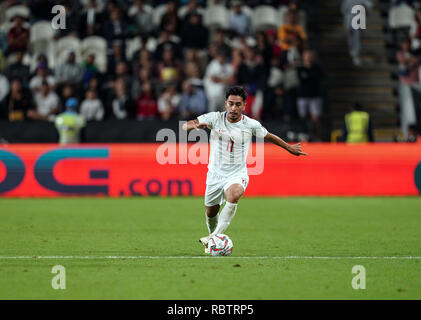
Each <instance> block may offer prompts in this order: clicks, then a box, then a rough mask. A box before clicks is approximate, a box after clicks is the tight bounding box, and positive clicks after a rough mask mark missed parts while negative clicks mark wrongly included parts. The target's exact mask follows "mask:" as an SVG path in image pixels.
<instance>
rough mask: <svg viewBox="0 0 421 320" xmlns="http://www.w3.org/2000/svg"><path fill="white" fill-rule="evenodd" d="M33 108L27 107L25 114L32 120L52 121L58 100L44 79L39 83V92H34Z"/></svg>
mask: <svg viewBox="0 0 421 320" xmlns="http://www.w3.org/2000/svg"><path fill="white" fill-rule="evenodd" d="M34 102H35V109H29V110H28V113H27V116H28V118H30V119H33V120H44V121H52V122H53V121H54V118H55V115H56V114H57V112H58V109H59V103H60V100H59V98H58V96H57V94H56V93H55V92H54V91H51V89H50V85H49V84H48V82H47V81H46V80H43V81H42V83H41V88H40V90H39V92H36V93H35V94H34Z"/></svg>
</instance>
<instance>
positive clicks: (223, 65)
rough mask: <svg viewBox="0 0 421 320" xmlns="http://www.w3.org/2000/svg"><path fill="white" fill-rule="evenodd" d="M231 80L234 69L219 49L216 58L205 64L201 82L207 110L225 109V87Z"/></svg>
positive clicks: (232, 79) (232, 80)
mask: <svg viewBox="0 0 421 320" xmlns="http://www.w3.org/2000/svg"><path fill="white" fill-rule="evenodd" d="M233 82H234V69H233V67H232V66H231V65H230V64H229V63H228V62H227V61H226V57H225V52H224V51H223V50H220V51H218V53H217V56H216V58H215V59H213V60H212V61H211V62H210V63H209V65H208V66H207V68H206V72H205V78H204V82H203V83H204V87H205V91H206V96H207V98H208V107H209V112H213V111H223V110H225V108H224V100H225V89H226V87H227V86H228V85H230V84H232V83H233Z"/></svg>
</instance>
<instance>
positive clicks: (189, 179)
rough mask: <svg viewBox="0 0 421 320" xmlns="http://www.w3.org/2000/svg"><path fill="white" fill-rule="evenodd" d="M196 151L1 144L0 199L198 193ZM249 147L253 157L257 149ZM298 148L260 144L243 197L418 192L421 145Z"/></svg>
mask: <svg viewBox="0 0 421 320" xmlns="http://www.w3.org/2000/svg"><path fill="white" fill-rule="evenodd" d="M204 146H205V149H203V147H204ZM167 147H169V148H168V150H166V151H165V148H167ZM200 148H202V149H201V151H202V159H207V152H208V148H207V145H206V144H202V145H200V144H189V145H188V146H186V148H184V147H180V146H177V145H175V144H171V145H170V144H95V145H93V144H92V145H91V144H84V145H74V146H66V147H62V146H59V145H56V144H10V145H4V146H1V147H0V196H1V197H57V196H92V195H95V196H112V197H120V196H187V195H193V196H203V194H204V191H205V187H206V186H205V183H206V171H207V168H206V163H198V164H193V163H194V161H195V159H196V162H197V161H198V159H199V158H198V157H197V156H198V155H199V156H200V152H199V151H198V149H200ZM251 149H252V151H251V152H256V145H253V146H252V148H251ZM203 150H205V151H206V154H203ZM304 150H305V151H306V152H308V154H309V155H308V156H306V157H294V156H292V155H290V154H288V153H287V152H285V151H284V150H282V149H280V148H278V147H276V146H274V145H269V144H265V146H264V170H263V172H262V173H261V174H259V175H251V176H250V183H249V186H248V188H247V192H246V195H247V196H358V195H361V196H404V195H419V194H420V192H421V144H420V143H414V144H406V143H402V144H399V143H395V144H387V143H385V144H365V145H345V144H327V143H326V144H324V143H313V144H311V143H309V144H305V145H304ZM163 152H164V153H163ZM157 154H161V155H163V154H164V155H165V156H168V159H170V158H171V156H172V155H173V156H175V157H174V158H173V159H176V162H177V163H176V164H165V165H163V164H160V163H158V160H157V156H156V155H157ZM188 154H189V155H190V156H192V155H194V157H193V158H195V159H193V158H189V157H187V155H188ZM249 156H253V153H251V154H249ZM160 161H162V159H161V160H160ZM180 162H181V163H180ZM182 162H186V163H185V164H183V163H182ZM192 162H193V163H192ZM253 166H255V165H251V166H250V167H249V170H250V168H252V167H253Z"/></svg>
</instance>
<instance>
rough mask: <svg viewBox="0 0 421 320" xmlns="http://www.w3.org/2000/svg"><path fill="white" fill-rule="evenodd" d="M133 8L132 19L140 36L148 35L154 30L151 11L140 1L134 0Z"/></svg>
mask: <svg viewBox="0 0 421 320" xmlns="http://www.w3.org/2000/svg"><path fill="white" fill-rule="evenodd" d="M134 8H135V10H134V11H133V16H132V18H133V20H134V23H135V24H136V27H137V28H138V30H139V33H140V35H142V36H146V35H149V34H150V33H151V32H152V31H153V30H154V24H153V11H152V10H148V9H147V8H146V7H145V3H144V1H142V0H136V1H135V2H134Z"/></svg>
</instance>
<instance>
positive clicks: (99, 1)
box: [72, 0, 115, 12]
mask: <svg viewBox="0 0 421 320" xmlns="http://www.w3.org/2000/svg"><path fill="white" fill-rule="evenodd" d="M72 2H77V1H72ZM79 2H80V4H81V5H82V6H83V8H84V9H85V10H86V9H88V8H89V3H90V0H79ZM107 3H112V4H113V5H114V6H113V8H115V1H108V0H96V1H95V8H96V10H97V11H98V12H104V10H105V8H106V5H107Z"/></svg>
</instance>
